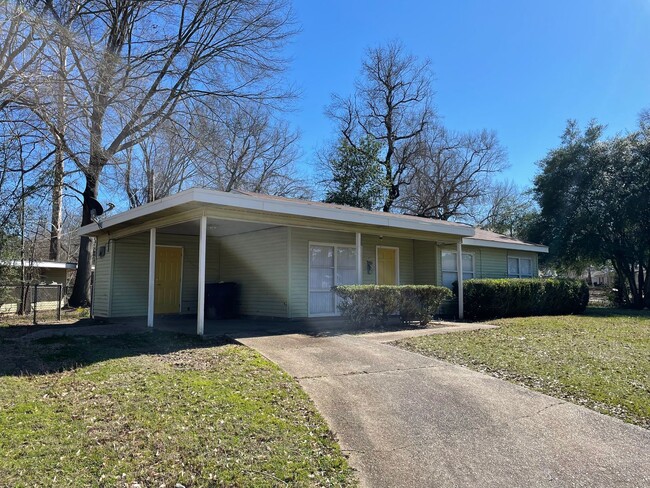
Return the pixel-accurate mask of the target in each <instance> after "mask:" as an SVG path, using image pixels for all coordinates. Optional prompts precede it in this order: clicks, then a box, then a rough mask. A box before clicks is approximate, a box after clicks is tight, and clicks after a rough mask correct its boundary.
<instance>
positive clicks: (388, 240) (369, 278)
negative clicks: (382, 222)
mask: <svg viewBox="0 0 650 488" xmlns="http://www.w3.org/2000/svg"><path fill="white" fill-rule="evenodd" d="M377 246H386V247H397V248H398V249H399V284H400V285H412V284H413V241H412V240H411V239H400V238H396V237H383V238H381V237H379V236H373V235H365V234H364V235H362V236H361V248H362V254H363V261H362V262H363V267H364V269H363V284H364V285H373V284H375V283H377ZM368 261H370V262H371V263H372V272H371V273H368V269H367V263H368Z"/></svg>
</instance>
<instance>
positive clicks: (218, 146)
mask: <svg viewBox="0 0 650 488" xmlns="http://www.w3.org/2000/svg"><path fill="white" fill-rule="evenodd" d="M222 107H223V108H222V110H219V111H214V112H215V113H218V114H219V116H218V117H217V118H215V117H213V116H212V115H211V112H205V113H202V114H198V115H197V116H196V118H195V120H194V122H193V124H194V125H196V129H193V133H194V134H195V136H196V138H195V141H196V146H197V147H196V150H195V152H194V155H193V159H194V163H195V166H196V172H197V176H198V182H199V184H200V185H201V186H205V187H208V188H214V189H217V190H221V191H232V190H248V191H252V192H256V193H267V194H271V195H280V196H297V197H302V196H304V195H305V193H306V191H307V188H306V184H305V183H304V182H303V181H302V180H301V179H300V178H299V177H297V170H296V168H295V162H296V160H297V157H298V152H297V151H298V149H297V146H296V141H297V140H298V134H297V133H296V132H294V131H292V130H290V128H289V126H288V125H287V124H286V123H284V122H281V121H275V120H274V119H273V118H272V117H271V114H270V113H269V111H268V110H267V109H266V108H265V107H261V106H259V105H255V104H248V105H247V106H241V105H233V104H227V105H226V104H222Z"/></svg>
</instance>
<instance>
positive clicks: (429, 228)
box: [79, 188, 474, 237]
mask: <svg viewBox="0 0 650 488" xmlns="http://www.w3.org/2000/svg"><path fill="white" fill-rule="evenodd" d="M192 202H197V203H204V204H209V205H217V206H219V205H221V206H226V207H232V208H238V209H244V210H255V211H260V212H269V213H275V214H280V215H287V216H289V215H295V216H299V217H308V218H309V217H311V218H317V219H327V220H335V221H342V222H347V223H354V224H364V225H374V226H383V227H389V228H394V229H406V230H418V231H424V232H433V233H439V234H451V235H455V236H459V237H464V236H473V235H474V229H473V228H472V227H470V226H465V225H461V224H458V225H454V224H440V223H437V222H436V221H434V220H431V221H424V222H419V221H417V220H409V219H402V218H400V216H399V214H389V213H386V214H384V213H380V212H376V213H370V212H366V211H360V210H356V209H354V208H345V209H341V208H338V207H332V208H327V207H324V206H320V205H319V206H316V205H313V206H310V205H309V203H305V202H304V201H300V202H292V201H280V200H271V199H268V200H267V199H265V198H256V197H255V196H250V195H242V194H238V193H232V192H228V193H226V192H219V193H214V191H211V190H206V189H201V188H194V189H190V190H185V191H183V192H180V193H177V194H175V195H172V196H170V197H167V198H164V199H161V200H157V201H155V202H152V203H148V204H146V205H143V206H141V207H137V208H135V209H132V210H128V211H126V212H123V213H121V214H118V215H116V216H114V217H109V218H107V219H106V220H104V221H103V222H102V229H108V228H109V227H111V226H113V225H117V224H120V223H125V222H128V221H129V220H132V219H137V218H141V217H146V216H147V215H149V214H152V213H155V212H159V211H162V210H167V209H169V208H172V207H174V206H178V205H183V204H186V203H192ZM343 216H344V217H343ZM98 230H100V229H99V227H98V226H97V224H90V225H86V226H84V227H82V228H80V229H79V234H80V235H83V234H86V233H90V232H96V231H98Z"/></svg>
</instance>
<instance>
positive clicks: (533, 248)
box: [463, 237, 548, 253]
mask: <svg viewBox="0 0 650 488" xmlns="http://www.w3.org/2000/svg"><path fill="white" fill-rule="evenodd" d="M463 244H464V245H466V246H480V247H491V248H494V249H509V250H511V251H529V252H542V253H548V246H542V245H540V244H528V243H525V242H521V243H518V242H497V241H489V240H484V239H475V238H473V237H463Z"/></svg>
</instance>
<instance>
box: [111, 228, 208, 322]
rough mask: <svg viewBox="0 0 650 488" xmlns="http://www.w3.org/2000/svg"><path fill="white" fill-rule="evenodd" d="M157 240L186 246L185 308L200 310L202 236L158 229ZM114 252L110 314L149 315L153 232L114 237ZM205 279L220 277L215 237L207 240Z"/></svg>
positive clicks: (184, 309) (191, 310)
mask: <svg viewBox="0 0 650 488" xmlns="http://www.w3.org/2000/svg"><path fill="white" fill-rule="evenodd" d="M156 244H157V245H166V246H181V247H182V248H183V278H182V294H181V310H182V312H183V313H196V305H197V299H198V296H197V289H198V256H199V239H198V237H197V236H182V235H173V234H163V233H161V232H158V234H157V235H156ZM112 252H114V257H113V259H114V263H113V286H112V293H111V309H110V316H112V317H131V316H142V315H146V314H147V293H148V285H149V284H148V281H149V233H148V232H147V233H143V234H137V235H135V236H130V237H126V238H124V239H118V240H116V241H114V242H113V251H112ZM205 279H206V283H209V282H213V281H218V280H219V247H218V242H217V241H216V240H215V239H213V238H210V239H208V242H207V255H206V276H205Z"/></svg>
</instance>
